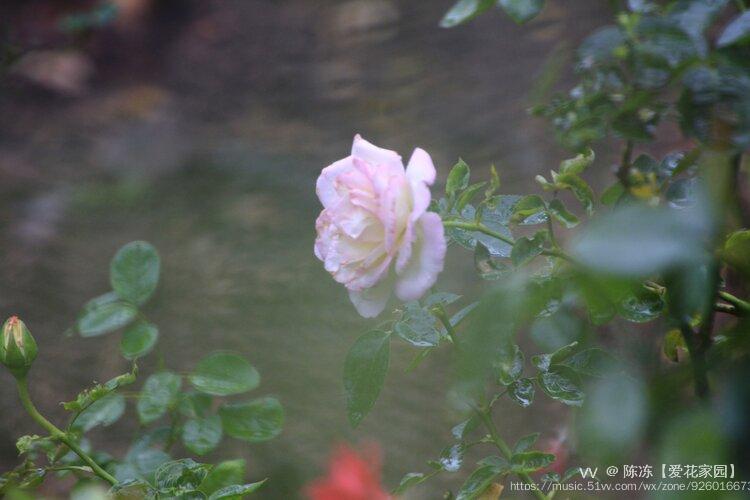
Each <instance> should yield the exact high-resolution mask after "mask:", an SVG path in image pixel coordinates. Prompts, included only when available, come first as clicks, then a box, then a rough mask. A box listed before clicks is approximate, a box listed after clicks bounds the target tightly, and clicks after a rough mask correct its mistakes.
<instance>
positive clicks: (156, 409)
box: [136, 371, 182, 424]
mask: <svg viewBox="0 0 750 500" xmlns="http://www.w3.org/2000/svg"><path fill="white" fill-rule="evenodd" d="M180 387H182V377H180V376H179V375H177V374H175V373H172V372H168V371H164V372H159V373H155V374H153V375H151V376H150V377H149V378H148V379H146V383H145V384H143V389H142V390H141V394H140V397H139V398H138V403H137V404H136V409H137V410H138V418H139V419H140V421H141V423H142V424H148V423H151V422H153V421H154V420H157V419H158V418H159V417H161V416H162V415H164V414H165V413H166V412H167V410H168V409H169V408H171V407H172V406H173V405H174V404H175V403H176V402H177V396H178V395H179V393H180Z"/></svg>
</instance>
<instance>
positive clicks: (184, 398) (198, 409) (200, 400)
mask: <svg viewBox="0 0 750 500" xmlns="http://www.w3.org/2000/svg"><path fill="white" fill-rule="evenodd" d="M180 396H181V397H180V403H179V410H180V414H182V415H183V416H185V417H187V418H199V417H204V416H206V414H207V413H208V411H209V410H210V409H211V402H212V401H213V398H212V397H211V396H209V395H208V394H204V393H202V392H187V393H183V394H181V395H180Z"/></svg>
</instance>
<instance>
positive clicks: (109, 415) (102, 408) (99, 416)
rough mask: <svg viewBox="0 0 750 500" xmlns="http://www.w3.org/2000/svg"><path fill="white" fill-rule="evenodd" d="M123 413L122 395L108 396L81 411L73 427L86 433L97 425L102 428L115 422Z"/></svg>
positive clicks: (123, 399)
mask: <svg viewBox="0 0 750 500" xmlns="http://www.w3.org/2000/svg"><path fill="white" fill-rule="evenodd" d="M124 412H125V398H124V397H123V396H122V394H108V395H107V396H104V397H103V398H101V399H99V400H97V401H95V402H94V403H92V404H91V405H90V406H89V407H88V408H86V409H85V410H83V411H82V412H81V414H80V415H78V417H77V418H76V420H75V422H74V425H73V426H74V427H75V428H76V429H79V430H81V432H87V431H89V430H91V429H93V428H94V427H96V426H98V425H102V426H104V427H106V426H108V425H112V424H113V423H115V422H117V421H118V420H119V419H120V417H121V416H122V414H123V413H124Z"/></svg>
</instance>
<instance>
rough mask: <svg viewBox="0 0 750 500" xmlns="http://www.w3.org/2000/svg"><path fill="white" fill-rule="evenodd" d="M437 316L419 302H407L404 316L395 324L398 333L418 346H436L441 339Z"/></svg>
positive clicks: (394, 328) (394, 327)
mask: <svg viewBox="0 0 750 500" xmlns="http://www.w3.org/2000/svg"><path fill="white" fill-rule="evenodd" d="M435 322H436V319H435V316H433V315H432V314H431V313H430V312H429V311H427V310H425V309H424V308H422V306H420V305H419V302H416V301H413V302H407V303H406V307H405V310H404V315H403V317H402V318H401V319H400V320H399V321H397V322H396V324H395V325H393V331H394V332H396V335H398V336H399V337H401V338H402V339H404V340H405V341H407V342H408V343H410V344H411V345H413V346H416V347H434V346H436V345H438V342H439V340H440V332H439V331H438V330H437V328H436V327H435Z"/></svg>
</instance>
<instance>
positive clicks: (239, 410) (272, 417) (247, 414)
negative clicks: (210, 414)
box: [219, 396, 284, 443]
mask: <svg viewBox="0 0 750 500" xmlns="http://www.w3.org/2000/svg"><path fill="white" fill-rule="evenodd" d="M219 416H220V417H221V424H222V426H223V428H224V432H225V433H226V434H227V435H228V436H231V437H233V438H236V439H241V440H243V441H248V442H250V443H259V442H261V441H268V440H269V439H273V438H275V437H276V436H278V435H279V434H281V430H282V427H283V425H284V409H283V408H282V406H281V403H279V401H278V400H277V399H276V398H272V397H268V396H267V397H263V398H258V399H254V400H253V401H248V402H241V403H225V404H223V405H222V406H221V407H220V408H219Z"/></svg>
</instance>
